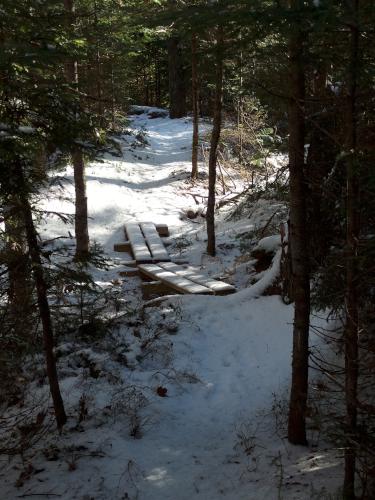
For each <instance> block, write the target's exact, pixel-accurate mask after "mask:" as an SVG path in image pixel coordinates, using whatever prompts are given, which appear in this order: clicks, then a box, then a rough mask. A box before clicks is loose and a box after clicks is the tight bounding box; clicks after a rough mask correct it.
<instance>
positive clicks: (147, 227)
mask: <svg viewBox="0 0 375 500" xmlns="http://www.w3.org/2000/svg"><path fill="white" fill-rule="evenodd" d="M140 227H141V230H142V233H143V235H144V237H145V240H146V243H147V246H148V248H149V250H150V253H151V256H152V260H153V261H154V262H168V261H170V260H171V258H170V257H169V253H168V252H167V250H166V249H165V246H164V244H163V242H162V240H161V238H160V236H159V233H158V232H157V230H156V227H155V224H153V223H152V222H142V223H141V224H140Z"/></svg>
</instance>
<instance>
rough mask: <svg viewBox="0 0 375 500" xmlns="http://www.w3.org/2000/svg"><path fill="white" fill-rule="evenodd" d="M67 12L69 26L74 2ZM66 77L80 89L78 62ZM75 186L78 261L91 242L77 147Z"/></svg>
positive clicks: (66, 3)
mask: <svg viewBox="0 0 375 500" xmlns="http://www.w3.org/2000/svg"><path fill="white" fill-rule="evenodd" d="M64 6H65V10H66V12H67V18H68V21H69V24H70V25H71V24H73V22H74V14H75V8H74V0H64ZM65 75H66V79H67V81H68V82H69V83H71V84H72V85H73V86H74V87H75V88H76V89H78V64H77V61H68V62H67V63H66V64H65ZM72 163H73V169H74V185H75V206H76V214H75V233H76V259H77V260H85V259H86V258H87V257H88V254H89V247H90V240H89V229H88V211H87V196H86V179H85V162H84V159H83V154H82V150H81V149H80V148H79V147H78V146H76V147H74V148H73V151H72Z"/></svg>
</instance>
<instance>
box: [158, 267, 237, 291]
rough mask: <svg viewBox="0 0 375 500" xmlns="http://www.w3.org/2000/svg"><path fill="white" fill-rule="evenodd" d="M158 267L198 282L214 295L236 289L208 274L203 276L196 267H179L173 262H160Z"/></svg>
mask: <svg viewBox="0 0 375 500" xmlns="http://www.w3.org/2000/svg"><path fill="white" fill-rule="evenodd" d="M160 267H162V268H163V269H165V270H167V271H170V272H172V273H175V274H177V275H178V276H183V277H184V278H187V279H189V280H191V281H193V282H194V283H198V284H200V285H203V286H205V287H207V288H210V289H211V290H212V291H213V292H214V293H215V294H216V295H220V294H226V293H233V292H235V291H236V289H235V287H234V286H232V285H229V284H228V283H225V282H224V281H219V280H214V279H212V278H209V277H208V276H204V275H203V274H201V273H200V272H199V271H198V270H197V269H194V268H193V267H186V268H185V267H181V266H179V265H177V264H175V263H174V262H161V263H160Z"/></svg>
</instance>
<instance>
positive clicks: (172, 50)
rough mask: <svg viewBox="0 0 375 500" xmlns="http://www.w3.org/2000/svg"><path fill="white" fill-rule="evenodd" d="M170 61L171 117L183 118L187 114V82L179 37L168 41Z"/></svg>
mask: <svg viewBox="0 0 375 500" xmlns="http://www.w3.org/2000/svg"><path fill="white" fill-rule="evenodd" d="M168 62H169V117H170V118H182V117H183V116H185V115H186V84H185V68H184V63H183V56H182V50H181V42H180V39H179V38H177V37H172V38H170V40H169V41H168Z"/></svg>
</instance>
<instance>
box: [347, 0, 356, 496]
mask: <svg viewBox="0 0 375 500" xmlns="http://www.w3.org/2000/svg"><path fill="white" fill-rule="evenodd" d="M358 4H359V1H358V0H352V1H351V2H350V10H351V17H352V19H351V23H350V63H349V64H350V67H349V72H348V103H347V118H346V124H347V137H346V151H347V154H348V157H347V194H346V196H347V199H346V212H347V213H346V293H345V308H346V324H345V387H346V391H345V392H346V430H347V444H346V447H345V477H344V498H345V499H346V500H352V499H354V498H355V465H356V450H355V444H353V443H355V436H356V431H357V392H358V332H359V285H360V284H359V280H358V250H359V249H358V241H359V236H360V216H359V214H360V209H359V175H358V162H357V72H358V57H359V51H358V45H359V28H358Z"/></svg>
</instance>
